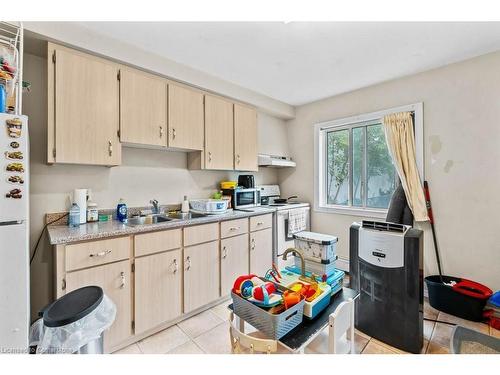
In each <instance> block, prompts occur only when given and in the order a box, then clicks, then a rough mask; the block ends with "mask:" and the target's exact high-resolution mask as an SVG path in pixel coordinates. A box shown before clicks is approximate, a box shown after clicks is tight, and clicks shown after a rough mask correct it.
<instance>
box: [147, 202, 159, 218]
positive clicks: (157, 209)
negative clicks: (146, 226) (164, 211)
mask: <svg viewBox="0 0 500 375" xmlns="http://www.w3.org/2000/svg"><path fill="white" fill-rule="evenodd" d="M149 203H151V204H152V205H153V214H155V215H158V214H159V213H160V205H159V203H158V201H157V200H156V199H151V200H150V201H149Z"/></svg>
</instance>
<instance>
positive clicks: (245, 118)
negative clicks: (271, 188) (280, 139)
mask: <svg viewBox="0 0 500 375" xmlns="http://www.w3.org/2000/svg"><path fill="white" fill-rule="evenodd" d="M257 164H258V163H257V111H256V110H255V109H254V108H250V107H247V106H244V105H241V104H235V105H234V169H236V170H238V171H257V170H258V166H257Z"/></svg>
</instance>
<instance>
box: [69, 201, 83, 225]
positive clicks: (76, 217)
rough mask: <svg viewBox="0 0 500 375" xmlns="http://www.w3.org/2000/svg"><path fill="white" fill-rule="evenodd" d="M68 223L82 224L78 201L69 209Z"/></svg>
mask: <svg viewBox="0 0 500 375" xmlns="http://www.w3.org/2000/svg"><path fill="white" fill-rule="evenodd" d="M68 224H69V226H70V227H77V226H79V225H80V207H78V205H77V204H76V203H73V204H72V205H71V208H70V210H69V220H68Z"/></svg>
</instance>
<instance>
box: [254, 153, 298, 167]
mask: <svg viewBox="0 0 500 375" xmlns="http://www.w3.org/2000/svg"><path fill="white" fill-rule="evenodd" d="M296 165H297V164H296V163H295V162H294V161H293V160H292V158H290V157H287V156H276V155H266V154H259V167H274V168H287V167H295V166H296Z"/></svg>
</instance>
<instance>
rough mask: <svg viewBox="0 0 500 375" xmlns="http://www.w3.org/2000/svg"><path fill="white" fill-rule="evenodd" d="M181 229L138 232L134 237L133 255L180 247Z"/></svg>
mask: <svg viewBox="0 0 500 375" xmlns="http://www.w3.org/2000/svg"><path fill="white" fill-rule="evenodd" d="M181 231H182V230H181V229H172V230H165V231H161V232H153V233H145V234H138V235H136V236H135V237H134V249H135V256H136V257H139V256H142V255H148V254H153V253H159V252H161V251H165V250H172V249H178V248H180V247H181V241H182V236H181Z"/></svg>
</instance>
